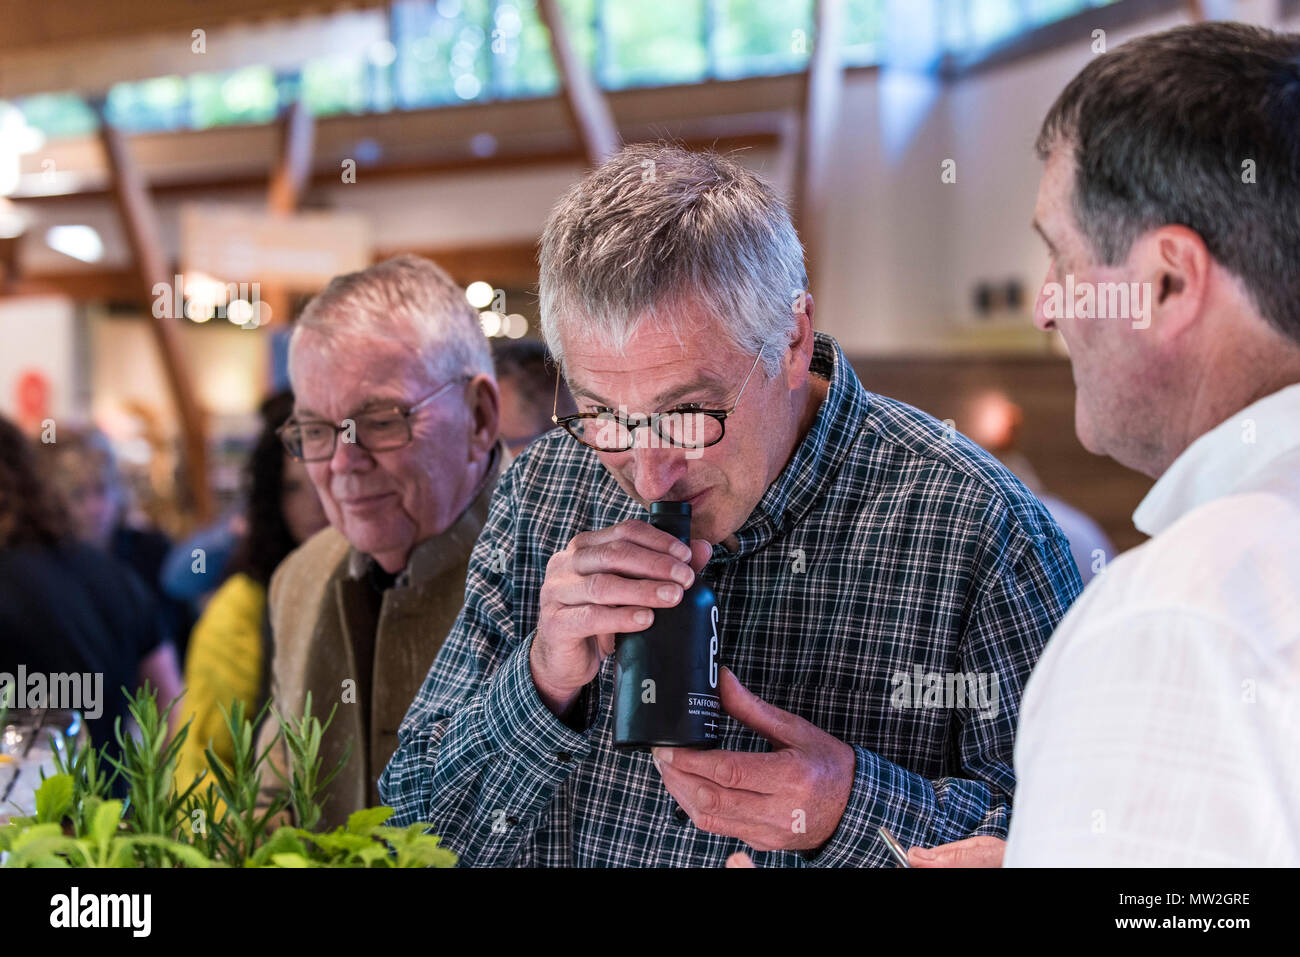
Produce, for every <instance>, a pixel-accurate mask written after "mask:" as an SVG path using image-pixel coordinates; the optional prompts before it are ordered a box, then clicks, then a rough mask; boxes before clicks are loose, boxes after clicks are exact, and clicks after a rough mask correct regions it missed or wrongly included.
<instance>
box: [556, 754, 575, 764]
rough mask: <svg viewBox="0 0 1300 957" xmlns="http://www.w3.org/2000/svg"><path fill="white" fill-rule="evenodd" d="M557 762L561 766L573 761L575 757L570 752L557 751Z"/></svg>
mask: <svg viewBox="0 0 1300 957" xmlns="http://www.w3.org/2000/svg"><path fill="white" fill-rule="evenodd" d="M555 760H557V761H559V762H560V763H561V764H568V763H569V762H570V761H572V760H573V755H571V754H570V753H569V752H568V751H557V752H555Z"/></svg>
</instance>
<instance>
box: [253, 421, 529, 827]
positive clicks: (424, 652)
mask: <svg viewBox="0 0 1300 957" xmlns="http://www.w3.org/2000/svg"><path fill="white" fill-rule="evenodd" d="M508 464H509V457H508V455H507V453H506V450H505V448H504V446H500V445H498V447H497V454H496V456H495V464H494V466H493V467H492V468H491V469H490V470H489V474H488V476H487V479H486V481H485V482H484V486H483V488H482V489H481V490H480V491H479V493H478V495H477V496H476V497H475V499H474V501H473V502H471V503H470V505H469V507H468V508H467V509H466V510H465V511H464V512H463V513H462V514H461V516H460V517H459V518H458V519H457V520H456V521H455V522H453V523H452V525H451V526H450V527H449V528H448V529H447V530H446V531H445V532H443V533H442V534H441V535H437V536H434V537H433V538H431V539H428V540H426V541H424V542H421V543H420V544H419V545H417V546H416V547H415V548H414V549H413V550H412V552H411V556H410V558H409V560H408V561H407V566H406V569H405V570H404V571H403V572H402V574H401V575H400V576H399V577H398V579H397V582H396V584H394V586H393V587H391V588H389V589H387V590H386V591H385V592H384V594H383V599H382V604H381V606H380V611H379V619H378V625H377V628H376V631H375V634H374V639H373V642H370V641H366V640H365V636H360V637H359V636H358V634H357V631H358V629H363V628H369V627H371V623H372V622H373V613H372V611H371V610H370V609H371V602H372V601H373V599H372V597H371V595H372V594H373V593H372V592H371V589H372V587H373V586H372V585H371V584H370V582H369V581H368V578H367V568H368V565H369V562H370V559H369V558H367V557H366V556H365V555H363V554H361V553H360V552H358V551H357V550H356V549H354V548H352V547H351V545H349V544H348V541H347V539H345V538H344V537H343V535H342V534H340V533H339V532H338V531H336V530H335V529H334V528H333V527H332V526H331V527H328V528H325V529H323V530H322V531H320V532H318V533H317V534H315V535H313V536H312V537H311V538H310V539H308V540H307V541H306V542H304V543H303V544H302V545H301V546H299V547H298V548H297V549H296V550H295V551H294V552H292V553H291V554H290V555H289V557H288V558H286V559H285V560H284V561H283V562H282V563H281V564H280V566H279V567H278V568H277V569H276V571H275V574H274V575H273V576H272V578H271V593H270V604H271V632H272V635H273V636H274V640H275V656H274V659H273V661H272V672H271V697H272V707H274V708H275V709H277V710H279V711H280V712H282V713H283V714H284V715H285V716H286V717H289V718H294V719H296V718H298V717H299V716H301V714H302V712H303V710H304V705H305V700H306V696H307V692H308V691H310V692H311V695H312V714H313V715H315V716H316V717H317V718H319V719H320V720H321V722H322V723H323V722H324V721H325V719H326V718H327V717H328V716H329V713H330V709H331V708H332V707H334V705H335V704H337V705H338V710H337V711H336V712H335V715H334V721H333V723H332V724H331V725H330V727H329V728H328V729H327V730H326V732H325V734H324V737H323V738H322V741H321V752H320V753H321V756H322V758H323V761H322V764H321V776H322V777H323V776H324V775H325V774H328V773H329V772H330V771H331V770H332V769H333V768H334V767H335V766H336V765H337V764H338V761H339V758H341V757H342V755H343V752H344V749H345V747H346V746H347V742H349V741H351V742H352V752H351V754H350V756H349V757H348V761H347V764H346V765H345V766H344V768H343V770H342V771H340V772H339V774H338V776H337V777H335V778H334V780H333V781H332V782H330V784H329V786H328V787H327V788H326V791H325V793H326V795H327V800H326V801H325V802H324V808H323V816H322V818H321V821H320V824H319V828H318V829H320V830H328V829H332V828H334V827H335V826H337V825H340V824H344V823H346V822H347V818H348V815H349V814H351V813H352V812H353V811H356V810H358V809H360V808H363V807H373V806H376V805H378V804H379V803H380V801H379V789H378V781H379V775H380V773H382V771H383V770H384V767H385V765H387V763H388V759H389V758H390V757H392V755H393V752H394V751H395V750H396V749H397V730H398V727H399V726H400V724H401V722H402V719H403V718H404V717H405V716H406V712H407V709H408V708H409V707H410V705H411V702H412V701H414V700H415V696H416V693H417V692H418V691H419V690H420V687H421V685H422V684H423V683H424V679H425V677H426V676H427V675H428V673H429V669H430V666H431V665H432V664H433V660H434V658H435V657H436V656H437V654H438V649H439V648H441V647H442V643H443V641H444V640H445V639H446V637H447V634H448V633H449V632H450V631H451V627H452V625H453V624H454V623H455V621H456V617H457V615H459V613H460V610H461V607H462V605H463V604H464V601H465V575H466V573H467V572H468V570H469V556H470V552H471V551H472V550H473V548H474V543H475V542H476V541H478V536H479V533H480V532H481V531H482V529H483V525H484V524H485V522H486V521H487V515H488V505H489V502H490V500H491V498H492V492H493V490H494V489H495V487H496V483H497V479H498V477H499V476H500V474H501V472H502V471H503V470H504V469H505V467H506V466H507V465H508ZM358 643H361V644H362V645H363V646H365V645H369V646H371V647H373V649H374V658H373V670H372V672H371V674H372V677H371V681H370V687H369V689H356V684H357V680H358V674H359V673H361V669H359V668H358V667H357V664H356V657H355V654H356V652H355V651H354V649H355V648H356V646H357V644H358ZM349 688H352V689H354V693H352V694H350V695H349V693H348V689H349ZM367 701H368V702H369V733H368V734H365V733H364V723H363V716H362V712H361V708H362V706H363V703H364V702H367ZM277 730H279V721H278V719H277V718H276V717H275V714H274V713H273V712H272V713H268V716H267V718H266V720H265V721H264V722H263V724H262V726H261V729H260V731H259V735H258V745H257V748H258V753H259V754H260V753H261V752H262V751H263V750H265V749H266V747H267V746H268V745H269V744H270V742H271V739H272V738H273V737H274V735H275V732H276V731H277ZM288 757H289V752H288V748H287V746H286V745H285V742H284V738H283V737H281V738H280V740H279V741H277V742H276V746H275V748H274V749H273V750H272V751H271V753H270V755H269V757H268V762H269V763H272V764H274V766H275V767H277V768H279V769H280V771H281V773H283V774H285V775H286V776H288V770H287V769H288V767H289V761H288ZM261 783H262V791H261V805H262V806H263V807H265V806H266V805H267V804H268V803H269V802H270V800H271V797H272V795H274V794H276V793H281V792H284V791H285V790H286V788H285V787H284V784H283V783H282V781H281V780H280V778H279V777H278V776H277V775H276V774H275V773H274V772H273V771H272V770H271V769H270V768H266V767H265V766H264V769H263V772H262V782H261ZM284 820H285V819H284V818H282V819H281V821H280V823H284Z"/></svg>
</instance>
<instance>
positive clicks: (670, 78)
mask: <svg viewBox="0 0 1300 957" xmlns="http://www.w3.org/2000/svg"><path fill="white" fill-rule="evenodd" d="M603 16H604V24H605V32H606V36H607V38H608V43H609V59H608V62H606V63H605V64H604V68H605V75H604V76H603V77H601V80H602V82H603V84H604V85H605V86H608V87H610V88H615V89H616V88H618V87H624V86H641V85H645V86H652V85H659V84H668V83H690V82H692V81H696V80H702V79H704V77H705V75H706V73H707V66H708V57H707V53H706V51H705V49H704V0H653V2H647V0H633V2H626V0H619V2H607V3H606V4H605V5H604V9H603Z"/></svg>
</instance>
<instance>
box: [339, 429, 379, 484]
mask: <svg viewBox="0 0 1300 957" xmlns="http://www.w3.org/2000/svg"><path fill="white" fill-rule="evenodd" d="M347 435H348V433H346V432H340V433H339V436H338V438H337V439H336V440H335V442H334V454H333V455H332V456H331V457H330V471H331V472H333V473H334V474H336V475H346V474H347V473H349V472H363V471H365V470H366V468H368V467H369V466H370V465H373V464H374V461H375V460H374V459H373V458H372V457H371V455H370V453H369V452H367V451H366V450H365V449H363V448H362V447H361V446H360V445H358V444H357V443H356V440H349V439H348V438H347Z"/></svg>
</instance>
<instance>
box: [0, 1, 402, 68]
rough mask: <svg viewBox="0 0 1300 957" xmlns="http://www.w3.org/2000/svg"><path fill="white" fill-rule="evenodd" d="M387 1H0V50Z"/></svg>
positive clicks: (48, 46)
mask: <svg viewBox="0 0 1300 957" xmlns="http://www.w3.org/2000/svg"><path fill="white" fill-rule="evenodd" d="M387 5H388V4H387V0H347V2H343V3H339V2H330V0H161V2H160V0H110V2H107V3H106V2H105V0H51V2H33V0H0V23H3V24H4V29H3V30H0V55H3V54H6V53H18V52H29V51H36V50H42V49H50V50H54V49H57V48H58V47H60V46H63V45H67V44H77V43H83V42H88V41H99V40H104V39H107V38H113V39H116V40H122V39H125V38H128V37H134V36H142V35H147V34H152V33H164V32H170V31H181V30H183V31H184V32H185V33H186V34H187V35H188V34H189V33H190V32H191V31H192V30H196V29H205V30H206V29H211V28H212V27H218V26H224V25H226V24H229V23H233V22H238V21H249V20H268V19H275V18H283V17H295V16H300V15H304V14H320V13H328V12H331V11H336V10H360V9H366V8H373V7H384V6H387Z"/></svg>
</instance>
